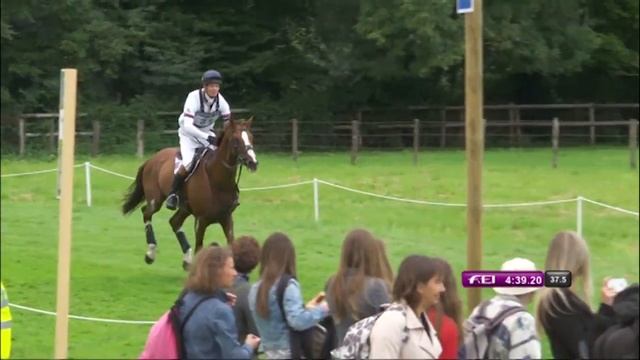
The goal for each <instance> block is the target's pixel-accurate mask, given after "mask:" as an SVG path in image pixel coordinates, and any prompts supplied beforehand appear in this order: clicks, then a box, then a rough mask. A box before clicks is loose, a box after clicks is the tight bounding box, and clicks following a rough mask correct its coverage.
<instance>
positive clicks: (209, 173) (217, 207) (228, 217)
mask: <svg viewBox="0 0 640 360" xmlns="http://www.w3.org/2000/svg"><path fill="white" fill-rule="evenodd" d="M252 121H253V117H251V118H250V119H249V120H247V121H245V120H228V121H226V122H225V125H224V127H223V130H222V133H221V135H220V136H219V137H218V140H217V149H216V150H213V149H212V148H211V147H207V148H205V149H204V154H202V153H196V155H195V158H194V160H193V161H192V165H191V167H192V169H191V170H190V174H189V176H188V177H187V179H186V181H185V183H184V184H183V186H182V190H181V191H180V204H179V206H178V209H176V211H175V213H174V214H173V216H172V217H171V219H170V220H169V224H170V225H171V229H172V230H173V232H174V234H175V236H176V239H177V240H178V243H179V244H180V247H181V249H182V253H183V261H182V266H183V268H184V269H185V270H187V269H188V267H189V265H190V264H191V262H192V260H193V251H192V249H191V245H189V241H188V240H187V237H186V235H185V233H184V231H183V230H182V224H183V223H184V221H185V220H186V219H187V218H188V217H189V216H191V215H193V216H194V217H195V223H194V229H195V236H196V249H195V250H196V252H198V250H200V248H201V247H202V242H203V240H204V234H205V231H206V229H207V227H208V226H209V225H211V224H214V223H217V224H220V226H221V227H222V231H223V232H224V235H225V237H226V239H227V244H230V243H231V242H233V239H234V235H233V216H232V215H233V211H234V210H235V209H236V207H237V206H238V205H239V203H238V198H239V189H238V183H237V182H238V181H239V180H240V174H241V173H242V166H243V165H244V166H245V167H247V168H248V169H249V170H250V171H251V172H255V171H256V170H257V168H258V161H257V159H256V154H255V152H254V150H253V135H252V134H251V123H252ZM178 154H179V149H178V148H164V149H162V150H160V151H158V152H157V153H156V154H155V155H153V156H152V157H151V158H150V159H148V160H147V161H145V162H144V163H143V164H142V165H141V166H140V167H139V168H138V173H137V176H136V178H135V180H134V182H133V183H132V184H131V186H130V187H129V190H128V192H127V194H126V195H125V198H124V201H123V204H122V213H123V214H124V215H128V214H131V213H132V212H133V211H134V210H135V209H136V208H137V207H138V206H140V205H141V204H142V202H143V201H146V203H145V205H143V206H142V208H141V211H142V220H143V222H144V225H145V233H146V239H147V251H146V253H145V262H146V263H147V264H152V263H153V262H154V261H155V258H156V248H157V243H156V238H155V234H154V232H153V226H152V224H151V220H152V217H153V214H155V213H156V212H158V211H159V210H160V209H162V208H163V206H162V204H163V203H164V201H165V199H166V198H167V196H168V195H169V192H170V190H171V184H172V181H173V173H174V166H176V164H177V160H176V159H177V156H178ZM201 154H202V155H201ZM198 159H199V160H198ZM238 171H239V172H238Z"/></svg>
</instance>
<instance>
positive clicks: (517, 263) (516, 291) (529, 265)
mask: <svg viewBox="0 0 640 360" xmlns="http://www.w3.org/2000/svg"><path fill="white" fill-rule="evenodd" d="M500 271H536V265H535V264H534V263H533V261H531V260H529V259H523V258H513V259H511V260H507V261H505V262H504V263H503V264H502V267H501V268H500ZM493 290H494V291H495V292H497V293H498V294H500V295H512V296H516V297H518V299H519V300H520V302H522V303H523V304H525V305H526V304H528V303H529V302H531V300H532V299H533V295H534V294H535V292H536V290H538V288H535V287H495V288H493Z"/></svg>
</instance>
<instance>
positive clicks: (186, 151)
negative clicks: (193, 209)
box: [166, 137, 195, 210]
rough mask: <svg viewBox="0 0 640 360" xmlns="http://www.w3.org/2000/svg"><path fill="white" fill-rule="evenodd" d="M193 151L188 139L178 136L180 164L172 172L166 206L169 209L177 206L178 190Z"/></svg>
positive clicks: (185, 175)
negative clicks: (171, 181)
mask: <svg viewBox="0 0 640 360" xmlns="http://www.w3.org/2000/svg"><path fill="white" fill-rule="evenodd" d="M194 152H195V149H194V147H193V146H192V144H191V143H190V141H188V139H183V138H182V137H180V153H181V154H182V164H181V165H180V166H178V167H177V168H176V169H175V171H174V173H173V184H172V185H171V193H170V194H169V196H168V197H167V201H166V206H167V208H168V209H170V210H175V209H177V208H178V203H179V198H178V194H177V193H178V191H179V190H180V188H181V187H182V184H183V183H184V180H185V178H186V177H187V169H189V166H190V165H191V162H192V159H193V154H194Z"/></svg>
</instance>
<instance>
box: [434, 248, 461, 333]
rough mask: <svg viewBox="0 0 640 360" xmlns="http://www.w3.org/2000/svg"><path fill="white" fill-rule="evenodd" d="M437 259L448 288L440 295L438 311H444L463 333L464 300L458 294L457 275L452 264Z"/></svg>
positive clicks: (437, 324)
mask: <svg viewBox="0 0 640 360" xmlns="http://www.w3.org/2000/svg"><path fill="white" fill-rule="evenodd" d="M435 261H436V262H437V263H438V266H439V267H440V269H441V270H442V283H443V285H444V288H445V289H446V290H445V291H444V292H443V293H442V295H441V296H440V302H439V303H438V304H436V308H437V309H438V313H439V314H440V313H444V314H445V315H447V316H448V317H450V318H451V319H453V321H455V323H456V326H457V328H458V333H459V334H460V335H462V300H460V296H458V284H457V282H456V276H455V275H454V274H453V269H452V268H451V265H450V264H449V263H448V262H447V261H446V260H444V259H441V258H436V259H435ZM440 324H441V316H437V319H436V324H434V325H435V326H436V329H440Z"/></svg>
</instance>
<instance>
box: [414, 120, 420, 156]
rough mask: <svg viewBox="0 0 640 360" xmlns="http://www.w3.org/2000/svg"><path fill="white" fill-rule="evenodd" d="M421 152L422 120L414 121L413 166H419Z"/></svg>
mask: <svg viewBox="0 0 640 360" xmlns="http://www.w3.org/2000/svg"><path fill="white" fill-rule="evenodd" d="M419 152H420V119H413V165H417V164H418V153H419Z"/></svg>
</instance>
